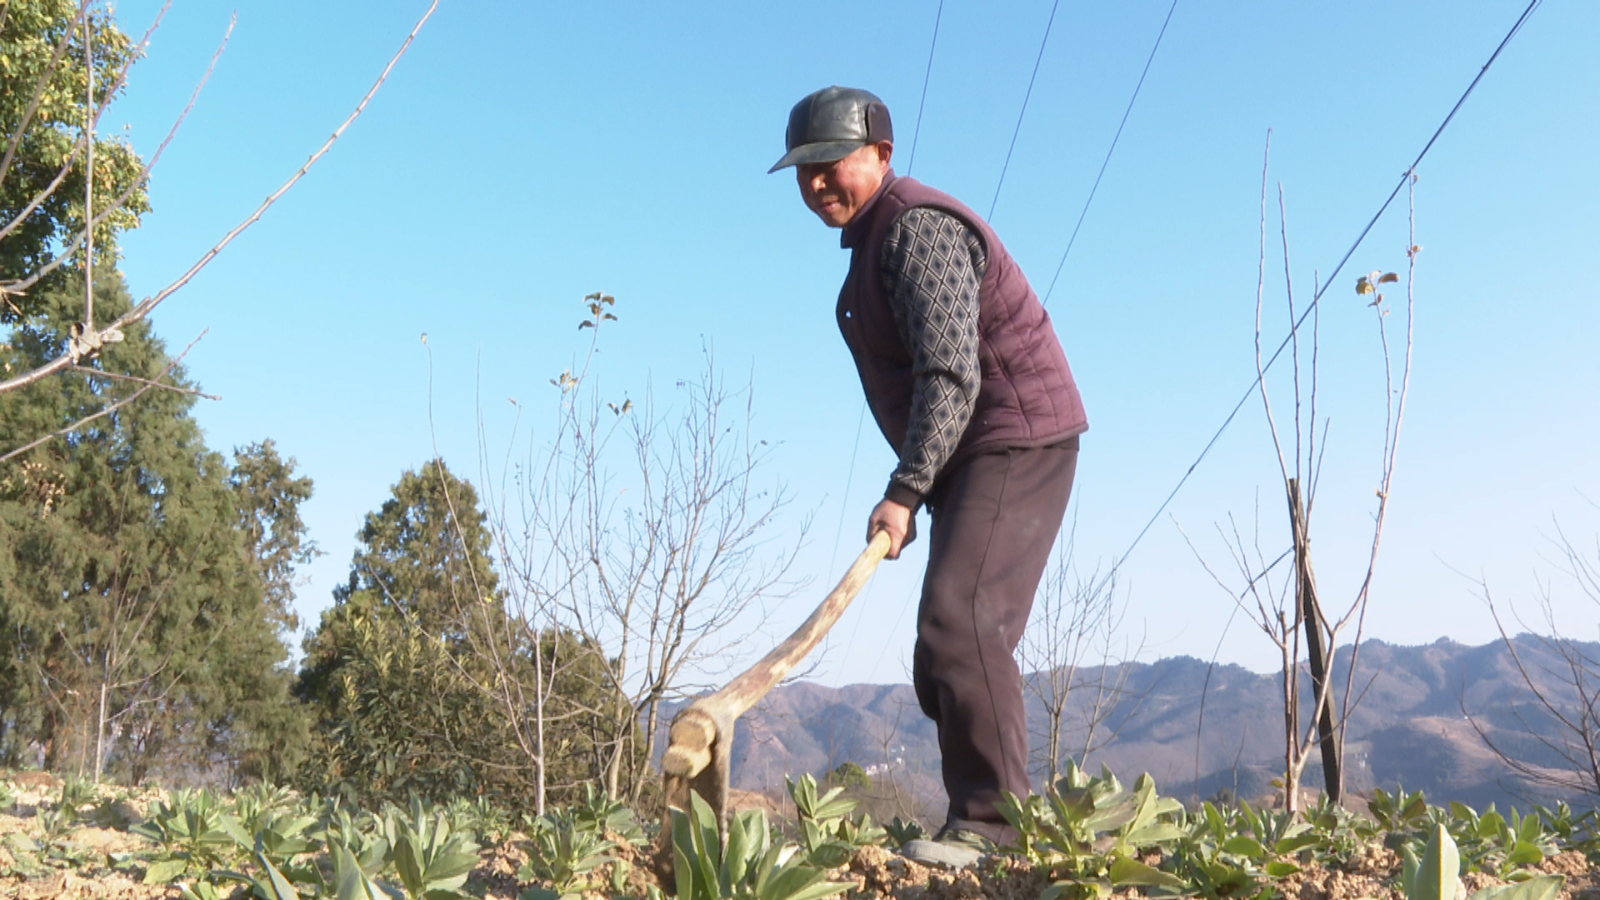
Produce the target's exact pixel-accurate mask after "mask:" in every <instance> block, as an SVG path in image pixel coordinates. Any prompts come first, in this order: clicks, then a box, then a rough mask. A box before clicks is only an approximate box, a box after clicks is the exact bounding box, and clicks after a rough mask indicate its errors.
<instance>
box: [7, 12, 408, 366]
mask: <svg viewBox="0 0 1600 900" xmlns="http://www.w3.org/2000/svg"><path fill="white" fill-rule="evenodd" d="M438 6H439V2H438V0H433V2H432V3H431V4H430V5H429V6H428V10H427V12H425V13H423V15H422V18H421V19H418V20H417V23H416V25H415V26H413V27H412V29H411V33H410V34H408V35H407V36H406V39H405V41H404V42H403V43H402V44H401V45H400V49H399V50H398V51H396V52H395V54H394V56H393V57H392V58H391V59H390V60H389V64H388V65H387V66H385V67H384V69H383V72H382V73H381V74H380V75H379V76H378V80H377V81H376V82H374V83H373V85H372V87H371V88H370V89H369V90H368V91H367V93H366V95H365V96H364V97H362V98H361V102H360V103H358V104H357V105H356V108H355V110H354V111H352V112H351V113H350V115H349V116H347V117H346V118H345V120H344V121H343V122H342V123H340V125H339V127H338V128H336V129H335V130H334V132H333V134H332V135H330V136H329V137H328V140H327V141H326V142H324V143H323V145H322V146H321V147H320V148H318V149H317V151H316V152H315V153H312V154H311V157H310V158H309V159H307V160H306V162H305V164H304V165H302V166H301V167H300V169H299V170H298V171H297V172H295V173H294V175H292V176H290V178H289V180H288V181H285V182H284V183H283V185H282V186H281V187H279V188H278V189H277V190H276V191H273V192H272V194H271V195H269V196H268V197H267V199H266V200H264V201H262V203H261V205H260V206H258V207H256V209H255V211H254V212H252V213H251V214H250V215H249V216H247V217H246V218H245V219H244V221H242V222H240V223H239V224H238V225H236V226H234V228H233V230H231V231H229V232H228V233H227V234H225V235H223V237H222V239H221V240H219V241H218V242H217V243H216V244H215V245H213V246H212V248H211V249H210V250H207V251H206V252H205V254H204V255H202V256H201V257H200V259H199V260H198V261H196V262H195V263H194V265H192V266H190V267H189V270H188V271H186V272H184V273H183V275H181V276H179V277H178V279H177V280H176V281H174V282H172V283H171V284H169V285H167V286H166V287H165V288H162V289H161V290H160V291H158V292H156V293H155V294H154V295H152V296H150V297H147V298H145V299H144V300H143V301H141V302H140V303H139V304H138V305H137V306H135V307H134V308H133V309H131V310H129V311H128V312H127V313H125V314H123V315H122V316H121V317H119V318H118V319H117V320H116V321H115V322H113V323H111V324H110V325H108V326H106V327H105V328H102V329H100V331H99V332H97V335H98V336H99V337H101V338H105V337H107V336H109V335H111V334H113V333H114V332H116V331H119V330H120V329H122V328H124V327H126V326H128V325H130V324H132V323H134V322H137V321H139V320H141V319H143V318H144V317H145V316H148V315H149V314H150V311H151V310H153V309H155V308H156V306H158V305H159V304H160V303H161V301H163V300H165V299H167V298H168V297H170V296H172V295H173V294H174V293H176V292H177V291H179V290H180V289H182V288H183V287H184V286H185V285H187V284H188V283H189V282H190V280H192V279H193V278H194V277H195V276H196V275H198V274H199V273H200V270H202V269H204V268H205V267H206V266H207V265H208V264H210V262H211V260H213V259H215V258H216V257H217V255H218V254H219V253H221V252H222V251H223V250H224V249H225V248H226V247H227V246H228V245H229V244H231V243H233V241H234V239H235V238H237V237H238V236H239V235H241V234H243V233H244V231H245V230H246V229H248V228H249V227H250V226H251V225H254V224H255V223H256V222H257V221H258V220H260V218H261V216H262V214H263V213H265V212H266V211H267V210H268V209H269V208H271V206H272V205H273V204H274V203H277V202H278V200H279V199H280V198H281V197H282V196H283V195H284V194H286V193H288V192H289V190H290V188H293V187H294V186H295V185H296V184H297V183H299V181H300V179H301V178H304V177H305V175H306V173H307V172H309V171H311V167H312V166H314V165H316V163H317V161H318V160H320V159H321V158H322V157H323V156H324V155H326V154H327V152H328V151H329V150H331V149H332V148H333V144H334V142H335V141H337V140H338V139H339V138H340V137H341V136H342V135H343V134H344V132H345V130H346V129H348V128H349V127H350V125H351V124H352V123H353V122H355V120H356V119H357V118H358V117H359V116H360V115H361V113H362V112H364V111H365V110H366V108H367V104H368V103H370V102H371V101H372V98H373V96H374V95H376V94H377V92H378V89H379V88H381V87H383V84H384V82H385V81H387V80H388V78H389V73H390V72H392V71H393V70H394V67H395V65H396V64H397V63H399V62H400V58H401V57H403V56H404V55H405V53H406V51H407V50H408V49H410V47H411V42H412V41H413V40H415V39H416V36H417V33H418V32H419V31H420V30H421V29H422V26H423V24H424V23H426V22H427V21H428V19H429V17H431V16H432V15H433V12H434V10H435V9H437V8H438ZM71 364H72V359H71V357H70V356H67V355H62V356H59V357H57V358H56V359H54V360H52V361H50V362H48V363H46V364H45V365H43V366H40V367H39V368H37V369H34V370H33V371H31V372H28V373H25V374H23V375H19V376H17V377H16V378H12V379H9V380H7V381H3V382H0V393H4V392H6V391H12V390H16V389H17V388H20V387H23V386H25V385H29V384H32V383H34V382H36V381H39V380H40V379H43V378H48V377H49V376H50V375H53V374H55V373H56V372H59V371H61V370H62V369H65V368H66V367H67V366H69V365H71Z"/></svg>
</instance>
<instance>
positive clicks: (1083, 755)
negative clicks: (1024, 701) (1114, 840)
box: [1017, 521, 1144, 784]
mask: <svg viewBox="0 0 1600 900" xmlns="http://www.w3.org/2000/svg"><path fill="white" fill-rule="evenodd" d="M1076 535H1077V523H1076V521H1074V522H1073V527H1072V528H1071V529H1069V530H1068V532H1067V534H1066V536H1065V540H1064V542H1063V543H1062V544H1061V545H1060V547H1059V548H1058V550H1057V552H1056V555H1055V558H1054V560H1053V564H1052V565H1051V567H1050V568H1049V569H1047V570H1046V571H1045V577H1044V582H1043V584H1041V585H1040V588H1039V594H1038V596H1037V597H1036V599H1035V603H1034V614H1033V621H1032V622H1031V623H1030V624H1029V626H1028V628H1027V630H1026V631H1024V632H1023V635H1022V641H1021V643H1019V644H1018V645H1017V658H1018V662H1019V663H1020V664H1021V666H1022V669H1023V671H1025V672H1031V673H1032V674H1031V675H1029V676H1028V677H1027V679H1026V684H1027V687H1028V691H1029V692H1030V693H1032V694H1033V696H1034V698H1035V699H1036V700H1038V702H1039V704H1040V705H1041V706H1042V707H1043V709H1044V721H1043V730H1042V731H1039V732H1035V734H1034V737H1035V738H1036V740H1035V742H1034V751H1033V752H1034V756H1035V757H1037V760H1036V763H1035V765H1036V766H1037V768H1038V770H1039V773H1040V774H1041V776H1042V777H1043V778H1044V781H1045V783H1046V784H1052V783H1054V782H1055V781H1056V780H1057V779H1058V778H1060V777H1061V770H1062V764H1063V762H1064V760H1065V759H1067V758H1069V757H1071V756H1073V755H1074V754H1076V757H1077V760H1078V761H1079V762H1080V763H1081V762H1084V761H1085V760H1087V759H1088V756H1089V754H1091V753H1093V752H1094V751H1096V750H1099V749H1101V748H1103V747H1105V746H1106V745H1107V744H1108V743H1110V742H1111V741H1112V740H1113V739H1115V737H1116V733H1117V729H1116V728H1114V727H1111V725H1110V719H1111V714H1112V712H1113V711H1114V710H1117V709H1119V708H1120V709H1121V712H1122V714H1123V715H1122V720H1123V721H1126V720H1127V718H1128V715H1129V713H1130V709H1129V707H1127V706H1122V704H1123V702H1124V701H1125V700H1131V706H1132V708H1135V709H1136V708H1137V706H1138V703H1139V701H1140V700H1141V699H1143V698H1142V697H1135V696H1130V695H1129V693H1128V690H1127V682H1128V674H1129V672H1130V671H1131V669H1130V668H1129V667H1128V666H1127V665H1126V663H1128V662H1131V661H1133V660H1135V659H1137V658H1138V656H1139V653H1140V652H1141V651H1142V650H1143V648H1144V641H1143V639H1142V638H1141V640H1140V641H1139V643H1138V644H1137V645H1134V644H1132V643H1131V642H1130V640H1129V639H1128V638H1126V637H1123V638H1122V639H1121V641H1120V643H1119V641H1118V635H1119V634H1120V632H1121V630H1122V626H1123V623H1124V621H1125V620H1126V617H1127V601H1126V599H1123V600H1120V601H1119V600H1118V599H1117V584H1118V582H1117V572H1116V570H1115V569H1111V570H1109V571H1106V572H1104V573H1102V572H1101V571H1100V569H1099V568H1098V567H1096V568H1095V569H1094V570H1092V571H1090V572H1088V573H1084V572H1081V571H1079V569H1078V567H1077V565H1076V559H1075V554H1074V552H1073V551H1074V546H1075V543H1076V542H1075V540H1074V539H1075V538H1076Z"/></svg>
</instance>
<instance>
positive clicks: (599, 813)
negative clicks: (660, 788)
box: [572, 782, 644, 844]
mask: <svg viewBox="0 0 1600 900" xmlns="http://www.w3.org/2000/svg"><path fill="white" fill-rule="evenodd" d="M572 818H573V822H574V823H575V824H577V825H581V826H584V827H587V828H589V829H591V830H592V831H593V832H594V833H595V834H597V835H600V836H602V837H604V836H605V835H606V833H608V832H609V833H611V834H615V835H618V836H620V837H623V838H626V839H627V840H628V842H629V843H631V844H640V843H643V842H644V829H642V828H640V827H639V820H638V819H637V818H635V817H634V814H633V810H631V809H629V808H628V807H627V805H626V804H624V803H623V802H622V801H620V800H611V799H608V798H607V797H606V795H605V793H604V792H602V791H600V790H598V789H596V788H595V786H594V785H593V784H589V783H587V782H585V783H584V785H583V800H582V801H581V802H579V803H576V804H573V806H572Z"/></svg>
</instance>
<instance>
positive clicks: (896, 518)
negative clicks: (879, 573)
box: [867, 500, 917, 559]
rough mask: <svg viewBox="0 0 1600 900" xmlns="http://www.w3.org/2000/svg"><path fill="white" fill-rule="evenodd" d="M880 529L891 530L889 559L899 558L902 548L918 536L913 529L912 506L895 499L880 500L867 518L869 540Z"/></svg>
mask: <svg viewBox="0 0 1600 900" xmlns="http://www.w3.org/2000/svg"><path fill="white" fill-rule="evenodd" d="M880 531H887V532H889V559H899V558H900V550H901V548H903V547H904V546H905V545H907V544H909V543H911V542H912V541H913V540H916V537H917V533H916V532H915V531H913V530H912V525H911V509H910V507H907V506H904V505H902V504H899V503H896V502H894V501H893V500H880V501H878V505H877V506H874V507H873V508H872V515H871V516H869V517H868V518H867V540H868V541H871V540H872V536H873V535H875V534H877V533H878V532H880Z"/></svg>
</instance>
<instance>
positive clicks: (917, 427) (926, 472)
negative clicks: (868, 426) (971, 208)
mask: <svg viewBox="0 0 1600 900" xmlns="http://www.w3.org/2000/svg"><path fill="white" fill-rule="evenodd" d="M983 268H984V253H983V242H982V241H981V240H980V239H979V238H978V236H977V235H976V234H974V233H973V232H972V230H971V229H969V228H968V227H967V226H966V225H965V224H964V223H963V222H962V221H961V220H960V219H957V218H956V217H955V216H952V215H950V214H949V213H946V212H944V211H942V210H938V209H933V208H931V207H916V208H913V209H908V210H906V211H905V212H904V213H903V214H902V215H901V216H900V217H899V218H898V219H896V220H895V222H894V224H893V225H891V226H890V227H889V232H888V234H887V235H886V236H885V238H884V242H883V262H882V268H881V272H882V277H883V286H884V290H885V291H886V292H887V293H888V295H889V302H890V306H891V308H892V309H893V312H894V321H895V325H896V326H897V328H898V329H899V332H900V339H901V340H902V341H904V342H905V346H906V348H907V349H908V350H909V351H910V353H911V374H912V378H913V383H914V387H913V389H912V394H911V414H910V421H909V423H908V427H907V428H906V437H905V442H904V443H903V444H901V446H900V447H899V448H898V449H899V451H900V464H899V465H898V466H897V467H896V468H895V470H894V474H893V475H892V476H890V479H889V488H888V490H887V491H886V492H885V494H884V496H885V497H887V498H888V499H890V500H894V501H895V502H897V503H901V504H904V505H906V506H909V507H911V508H912V509H915V508H916V507H917V506H918V505H919V504H920V503H921V502H922V498H923V496H924V495H925V494H927V493H928V491H929V489H930V488H932V487H933V481H934V478H935V477H937V476H938V474H939V472H940V471H941V470H942V469H943V468H944V466H945V463H947V462H949V460H950V457H951V456H952V455H954V453H955V451H956V446H957V445H958V444H960V442H961V436H962V433H963V432H964V431H965V430H966V428H967V423H968V422H969V421H970V420H971V419H972V411H973V408H974V406H975V405H976V403H977V399H978V388H979V386H980V383H981V381H982V377H981V373H980V370H979V367H978V285H979V283H980V282H981V281H982V280H983Z"/></svg>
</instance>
